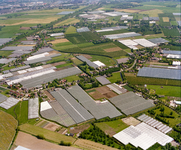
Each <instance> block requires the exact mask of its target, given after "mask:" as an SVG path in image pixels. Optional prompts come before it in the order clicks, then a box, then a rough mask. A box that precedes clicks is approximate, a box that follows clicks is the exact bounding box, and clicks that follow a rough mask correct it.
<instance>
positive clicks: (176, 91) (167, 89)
mask: <svg viewBox="0 0 181 150" xmlns="http://www.w3.org/2000/svg"><path fill="white" fill-rule="evenodd" d="M147 87H148V89H153V90H155V92H156V94H158V95H165V96H174V97H181V87H180V86H159V85H147Z"/></svg>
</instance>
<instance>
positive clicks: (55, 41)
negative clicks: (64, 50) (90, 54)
mask: <svg viewBox="0 0 181 150" xmlns="http://www.w3.org/2000/svg"><path fill="white" fill-rule="evenodd" d="M66 42H69V40H67V39H57V40H54V41H51V42H48V43H52V44H58V43H66Z"/></svg>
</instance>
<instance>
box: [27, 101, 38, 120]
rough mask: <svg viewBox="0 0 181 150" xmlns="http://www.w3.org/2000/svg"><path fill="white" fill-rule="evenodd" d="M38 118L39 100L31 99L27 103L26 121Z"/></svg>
mask: <svg viewBox="0 0 181 150" xmlns="http://www.w3.org/2000/svg"><path fill="white" fill-rule="evenodd" d="M38 117H39V100H38V98H32V99H29V101H28V119H33V118H38Z"/></svg>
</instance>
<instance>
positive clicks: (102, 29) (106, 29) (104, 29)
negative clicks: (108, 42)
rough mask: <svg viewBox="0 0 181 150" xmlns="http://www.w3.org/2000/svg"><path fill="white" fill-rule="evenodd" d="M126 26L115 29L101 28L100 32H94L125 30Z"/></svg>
mask: <svg viewBox="0 0 181 150" xmlns="http://www.w3.org/2000/svg"><path fill="white" fill-rule="evenodd" d="M127 28H128V27H127V26H116V27H107V28H101V30H96V32H106V31H115V30H121V29H127Z"/></svg>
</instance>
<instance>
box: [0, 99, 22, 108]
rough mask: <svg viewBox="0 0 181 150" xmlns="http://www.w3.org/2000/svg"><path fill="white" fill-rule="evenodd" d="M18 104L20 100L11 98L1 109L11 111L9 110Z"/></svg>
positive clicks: (3, 103)
mask: <svg viewBox="0 0 181 150" xmlns="http://www.w3.org/2000/svg"><path fill="white" fill-rule="evenodd" d="M18 102H19V100H18V99H15V98H13V97H9V98H7V100H5V101H4V102H2V103H0V107H2V108H4V109H9V108H11V107H13V106H14V105H16V104H17V103H18Z"/></svg>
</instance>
